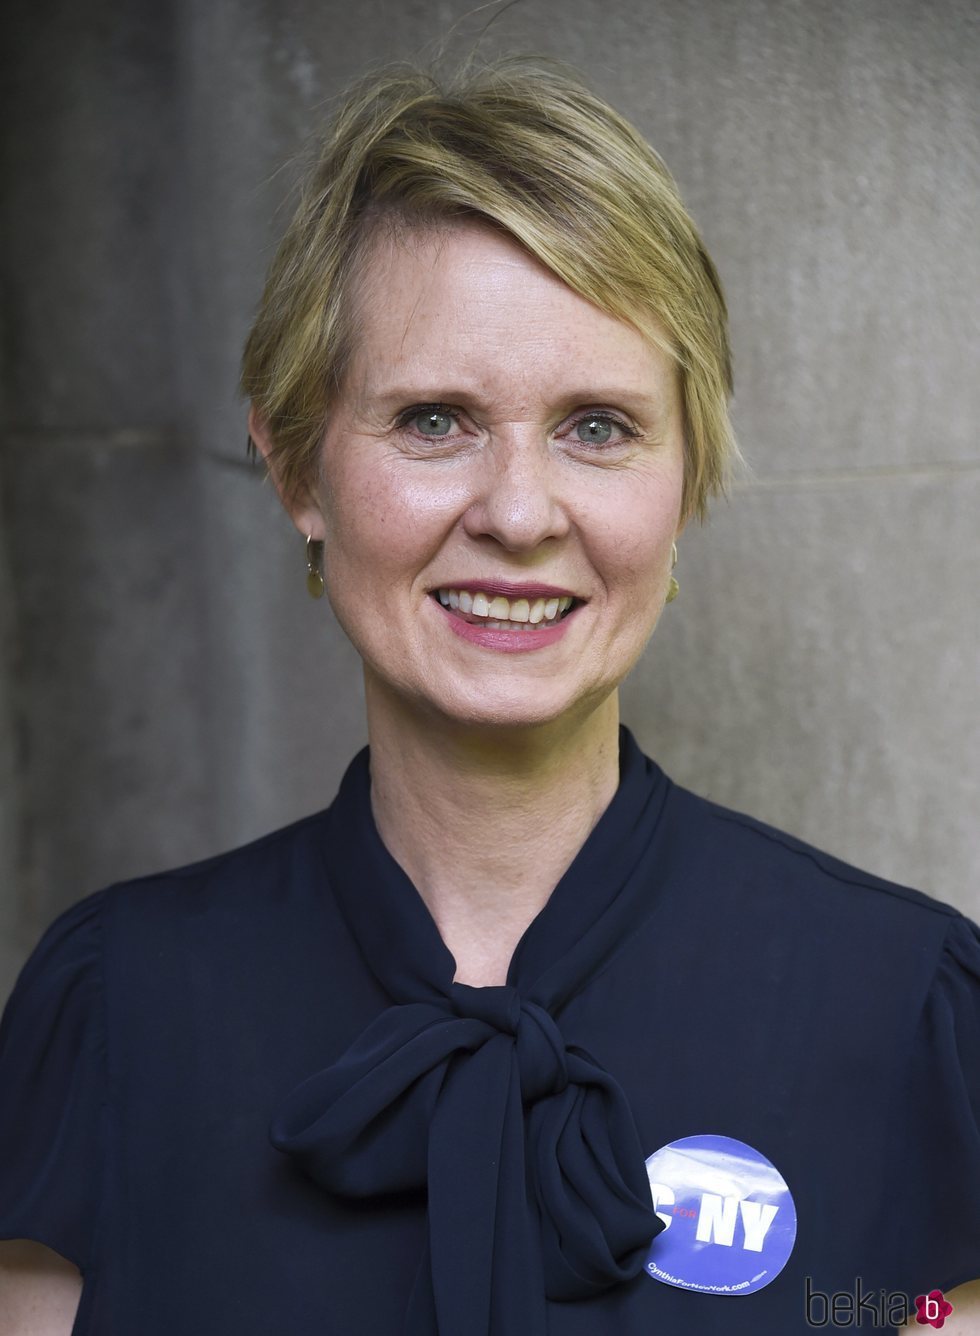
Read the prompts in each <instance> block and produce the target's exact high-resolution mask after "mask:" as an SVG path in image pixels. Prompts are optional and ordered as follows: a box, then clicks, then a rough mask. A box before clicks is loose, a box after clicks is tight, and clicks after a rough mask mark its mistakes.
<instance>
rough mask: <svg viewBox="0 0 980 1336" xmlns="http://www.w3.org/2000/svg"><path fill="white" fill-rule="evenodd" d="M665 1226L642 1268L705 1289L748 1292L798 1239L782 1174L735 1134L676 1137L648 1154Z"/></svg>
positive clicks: (775, 1270) (774, 1272)
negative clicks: (736, 1137) (737, 1138)
mask: <svg viewBox="0 0 980 1336" xmlns="http://www.w3.org/2000/svg"><path fill="white" fill-rule="evenodd" d="M646 1164H647V1177H648V1178H649V1180H650V1192H651V1195H652V1197H653V1209H654V1210H655V1211H656V1212H657V1215H658V1216H659V1217H660V1219H661V1220H662V1221H663V1222H664V1226H665V1228H664V1229H663V1230H661V1232H660V1233H659V1234H658V1235H657V1237H656V1238H655V1239H654V1240H653V1242H652V1244H651V1245H650V1251H649V1253H648V1254H647V1260H646V1271H647V1275H649V1276H652V1277H653V1278H654V1280H660V1281H663V1283H664V1284H665V1285H677V1286H679V1287H680V1288H681V1289H684V1290H701V1291H703V1292H704V1293H707V1294H723V1295H742V1294H753V1293H754V1292H755V1291H756V1290H761V1289H763V1288H764V1287H765V1286H766V1285H769V1284H770V1283H771V1282H772V1281H774V1280H775V1279H776V1277H777V1276H778V1275H779V1273H780V1271H782V1269H783V1267H784V1266H785V1265H786V1263H787V1262H788V1261H789V1255H790V1253H791V1252H792V1251H793V1244H794V1243H795V1242H796V1206H795V1204H794V1202H793V1196H792V1193H791V1192H790V1190H789V1188H788V1186H787V1185H786V1180H785V1179H784V1178H783V1176H782V1174H781V1173H780V1172H779V1170H778V1169H777V1168H776V1166H775V1165H774V1164H772V1163H771V1162H770V1161H769V1160H767V1159H766V1157H765V1156H764V1155H760V1154H759V1152H758V1151H757V1150H754V1149H753V1148H752V1147H751V1146H747V1145H746V1144H745V1142H744V1141H736V1140H734V1138H733V1137H720V1136H698V1137H682V1138H681V1139H680V1140H679V1141H672V1142H671V1143H670V1144H669V1145H667V1146H663V1147H662V1148H661V1149H660V1150H658V1151H654V1153H653V1154H652V1155H651V1156H650V1157H649V1159H648V1160H647V1162H646Z"/></svg>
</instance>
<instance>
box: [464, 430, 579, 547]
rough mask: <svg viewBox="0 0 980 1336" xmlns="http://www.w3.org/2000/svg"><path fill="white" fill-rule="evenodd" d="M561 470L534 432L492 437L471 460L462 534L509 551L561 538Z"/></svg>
mask: <svg viewBox="0 0 980 1336" xmlns="http://www.w3.org/2000/svg"><path fill="white" fill-rule="evenodd" d="M567 467H568V466H567V465H566V468H567ZM561 468H562V464H561V460H560V459H557V458H555V456H554V455H553V454H552V451H551V449H550V447H549V444H548V440H547V438H546V436H544V434H543V433H541V432H540V431H539V430H538V429H537V428H534V427H531V426H529V425H528V424H525V423H521V424H517V425H513V426H508V427H507V428H506V429H503V430H500V431H498V432H497V433H495V435H494V438H493V440H492V441H491V442H490V443H489V444H488V445H487V447H486V449H485V450H484V451H482V452H481V454H480V455H479V456H478V457H477V458H476V459H475V461H474V482H473V499H472V501H471V502H470V505H469V506H468V507H467V510H466V512H465V514H464V516H463V527H464V528H465V530H466V532H467V533H468V534H469V535H470V537H471V538H481V537H484V536H486V535H490V536H491V537H493V538H495V539H496V540H497V542H498V543H500V544H501V546H502V547H505V548H507V549H508V551H512V552H529V551H533V550H534V549H535V548H536V547H539V546H540V545H541V544H542V543H543V542H545V541H546V540H547V539H549V538H563V537H564V536H565V535H566V534H567V533H568V531H569V528H570V520H569V515H568V511H567V508H566V504H565V501H564V499H563V497H562V495H561V487H560V483H561V476H560V475H561Z"/></svg>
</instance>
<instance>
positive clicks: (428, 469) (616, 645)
mask: <svg viewBox="0 0 980 1336" xmlns="http://www.w3.org/2000/svg"><path fill="white" fill-rule="evenodd" d="M357 308H358V321H357V328H358V330H359V338H360V342H359V345H358V347H357V349H356V352H355V355H354V357H353V360H352V363H351V366H350V371H349V375H348V377H347V379H346V381H345V384H344V386H343V388H342V392H341V394H340V396H339V398H338V399H337V401H336V403H335V405H334V407H333V408H332V410H331V413H330V419H329V427H328V429H327V431H326V434H325V437H324V441H323V453H322V477H321V479H320V481H319V483H318V484H317V487H316V489H315V491H314V496H313V501H312V502H311V504H309V505H307V506H305V507H300V508H299V510H298V511H297V510H294V512H293V515H294V519H295V521H296V524H297V527H298V528H299V529H300V530H301V532H303V533H306V534H309V533H311V532H312V534H313V537H314V538H319V539H322V540H323V542H324V544H325V546H324V581H325V585H326V589H327V593H328V596H329V599H330V602H331V604H332V606H333V609H334V611H335V613H336V615H337V618H338V620H339V621H340V623H341V625H342V626H343V628H344V630H345V631H346V632H347V634H348V635H349V636H350V639H351V640H352V641H353V643H354V645H355V647H356V648H357V649H358V651H359V652H360V654H361V656H362V658H363V660H364V663H365V671H366V685H367V689H368V699H369V702H370V701H371V699H372V697H374V698H375V699H376V698H377V693H379V692H380V693H383V694H386V695H389V697H391V695H392V693H393V696H394V698H397V703H398V705H399V706H400V708H405V707H407V708H409V709H410V710H412V711H413V712H420V713H421V714H422V715H427V716H429V718H430V722H431V719H432V716H433V715H435V716H439V717H441V719H442V720H443V721H444V722H445V721H448V720H452V721H455V722H456V723H458V724H461V725H469V726H497V727H500V726H510V727H515V726H521V725H524V726H531V725H534V724H541V723H545V722H548V721H552V720H555V719H557V718H559V717H560V716H568V717H569V719H571V718H572V717H574V716H577V715H581V716H584V715H586V714H588V713H590V712H591V711H592V710H594V709H595V708H596V707H597V706H598V705H599V704H600V703H601V702H602V701H603V700H605V699H606V698H607V697H608V696H609V694H610V693H611V692H612V691H614V690H615V688H616V687H617V686H618V684H619V683H620V682H621V681H622V679H623V678H624V677H625V676H626V674H627V673H628V672H629V670H630V668H632V666H633V665H634V664H635V662H636V661H637V659H638V658H639V656H640V654H641V652H642V650H643V648H644V646H645V645H646V643H647V641H648V639H649V637H650V635H651V633H652V631H653V628H654V626H655V625H656V622H657V618H658V617H659V615H660V612H661V609H662V607H663V605H664V599H665V596H666V591H667V583H668V578H669V575H670V554H671V543H672V542H673V540H674V539H675V537H676V536H677V534H678V533H679V531H680V527H681V526H680V506H681V488H682V481H683V437H682V431H683V426H682V411H681V403H680V395H679V389H678V384H677V378H676V373H675V371H674V368H673V366H672V364H671V362H670V360H669V358H668V357H667V356H666V355H665V354H663V353H661V352H660V351H659V350H658V349H656V348H654V347H652V346H651V345H650V344H649V343H648V342H646V341H645V340H644V339H643V338H642V337H641V335H639V334H638V333H637V332H636V331H635V330H633V329H632V328H630V327H629V326H628V325H626V324H623V323H621V322H620V321H618V320H615V319H613V318H611V317H610V316H608V315H605V314H603V313H602V312H601V311H599V310H598V309H596V308H595V307H593V306H592V305H591V304H590V303H589V302H587V301H585V300H584V299H583V298H582V297H580V296H578V295H577V294H576V293H574V292H573V291H572V290H571V289H570V288H568V287H567V286H566V285H565V284H564V283H562V282H561V281H560V280H559V279H558V278H556V277H555V276H554V275H553V274H552V273H551V272H550V271H549V270H547V269H545V268H544V267H543V266H542V265H540V264H539V263H538V262H537V261H536V260H535V259H533V258H532V257H530V256H529V255H528V254H527V253H526V252H525V251H524V250H522V249H521V247H520V246H519V245H517V244H516V243H515V242H513V241H511V240H509V239H507V238H505V237H502V236H501V235H499V234H497V233H495V232H493V231H492V230H490V229H488V228H486V227H482V226H480V225H479V224H475V223H462V224H460V225H459V226H458V227H454V228H453V229H452V230H450V231H448V232H446V231H443V232H439V233H435V232H427V233H415V234H412V235H411V236H410V237H409V238H407V239H404V240H402V241H400V242H396V241H393V240H391V239H390V238H386V237H379V238H378V239H377V240H376V241H375V242H374V243H373V245H372V248H371V250H370V252H369V255H368V258H367V260H366V268H365V271H364V275H363V277H362V279H361V283H360V288H359V292H358V297H357ZM495 585H496V586H500V590H499V591H495V590H494V588H493V586H495ZM513 586H518V588H516V589H511V588H510V587H513ZM549 590H550V591H555V590H558V591H565V593H566V596H567V595H572V596H574V600H575V602H574V603H573V604H572V605H571V611H570V612H568V613H567V614H566V615H565V616H564V617H562V619H561V620H560V621H557V622H556V621H555V615H556V608H555V605H554V598H555V597H557V594H555V593H554V592H551V593H549ZM440 591H442V597H441V598H440ZM449 591H453V593H452V595H451V596H450V593H449ZM456 591H465V592H466V593H468V594H469V595H470V596H471V597H472V598H473V603H472V604H470V603H469V601H468V600H467V598H465V597H463V598H461V599H460V600H459V602H460V605H461V606H459V607H457V608H453V607H451V606H450V607H446V606H445V603H446V601H447V600H448V601H449V602H450V603H454V602H456V601H457V600H456V597H455V594H456ZM508 592H509V593H510V597H509V599H508V601H507V602H506V603H499V602H498V603H496V604H495V603H494V599H495V597H500V595H501V593H508ZM481 594H482V596H483V599H485V600H486V601H485V602H482V601H481V599H480V597H479V595H481ZM561 610H562V605H559V608H558V609H557V611H558V612H559V613H560V612H561ZM487 614H489V617H488V616H487ZM501 619H506V625H505V626H503V627H500V628H498V629H494V628H492V627H490V628H488V627H487V621H488V620H492V621H499V620H501ZM515 621H519V622H520V625H521V626H524V627H531V628H532V629H530V630H522V629H517V628H516V627H514V626H513V623H514V622H515Z"/></svg>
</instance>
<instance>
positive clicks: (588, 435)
mask: <svg viewBox="0 0 980 1336" xmlns="http://www.w3.org/2000/svg"><path fill="white" fill-rule="evenodd" d="M614 425H615V424H614V423H613V420H612V418H607V417H603V416H602V414H600V413H589V414H588V416H587V417H584V418H580V419H579V421H578V422H577V423H576V424H575V430H576V432H577V433H578V438H579V440H580V441H585V442H587V443H588V444H589V445H605V444H606V442H607V441H608V440H609V437H610V436H611V435H612V429H613V426H614ZM583 427H584V428H585V435H584V436H583V435H582V428H583Z"/></svg>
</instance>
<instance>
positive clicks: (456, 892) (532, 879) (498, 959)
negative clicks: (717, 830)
mask: <svg viewBox="0 0 980 1336" xmlns="http://www.w3.org/2000/svg"><path fill="white" fill-rule="evenodd" d="M365 698H366V703H367V717H368V740H369V743H370V747H371V808H372V811H373V813H374V820H375V824H376V825H377V827H378V833H379V834H380V836H381V838H382V840H383V841H384V844H385V846H386V847H387V849H388V851H389V852H390V853H391V855H392V857H393V858H395V860H396V861H397V862H398V863H399V864H400V865H401V866H402V868H403V869H404V870H405V872H406V873H407V875H408V876H409V878H410V879H411V881H412V882H413V883H414V885H415V886H416V888H417V889H418V891H419V894H420V895H421V896H422V899H423V900H424V901H425V904H426V906H427V907H428V910H429V913H430V914H431V915H432V917H433V919H434V920H435V923H436V926H437V927H438V929H439V932H440V934H441V935H442V939H443V941H444V942H445V943H446V946H447V947H448V948H449V950H450V952H451V953H452V955H453V957H454V958H455V960H456V979H457V981H459V982H461V983H468V984H471V985H473V986H476V987H482V986H486V985H490V984H502V983H504V982H505V980H506V975H507V968H508V966H509V964H510V958H511V956H512V955H513V952H514V948H515V946H516V945H517V943H518V941H519V940H520V939H521V937H522V936H523V934H524V932H525V930H526V929H527V927H528V925H529V924H530V923H531V921H532V920H533V919H534V918H535V917H536V916H537V915H538V914H539V913H540V912H541V910H542V909H543V908H544V906H545V904H546V903H547V901H548V898H549V897H550V895H551V893H552V891H553V890H554V888H555V886H556V885H557V884H558V882H559V881H560V880H561V877H562V874H563V873H564V872H565V870H566V869H567V868H568V866H569V864H570V863H571V862H572V860H573V859H574V857H575V855H576V854H577V853H578V851H579V849H580V848H581V847H582V845H583V844H584V843H585V840H586V838H587V837H588V835H589V832H590V831H591V830H592V828H593V827H594V826H595V824H596V823H597V821H598V820H599V818H600V817H601V816H602V813H603V812H604V811H605V810H606V808H607V807H608V806H609V803H610V802H611V801H612V798H613V795H614V794H615V792H616V789H617V787H618V785H619V697H618V694H617V693H616V692H612V693H611V694H610V695H609V696H608V697H607V698H606V700H605V701H603V702H602V704H601V705H599V707H598V708H597V709H593V710H592V712H591V713H590V714H588V715H587V716H585V717H583V718H581V719H578V720H569V719H567V718H562V719H560V720H555V721H552V722H549V723H547V724H542V725H538V726H535V727H533V728H514V729H512V730H507V729H501V728H486V727H479V728H476V727H468V726H464V725H458V724H455V723H453V722H452V721H449V720H446V719H444V718H441V717H438V716H431V715H427V716H424V717H423V716H420V715H419V714H417V713H414V712H412V711H411V710H409V709H407V708H406V707H405V705H404V703H403V702H401V701H400V700H398V699H397V698H395V697H392V695H391V694H390V693H388V692H387V691H386V690H385V689H384V687H383V685H382V684H381V683H379V682H378V681H377V679H375V678H373V676H372V675H371V674H370V673H369V672H366V673H365Z"/></svg>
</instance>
